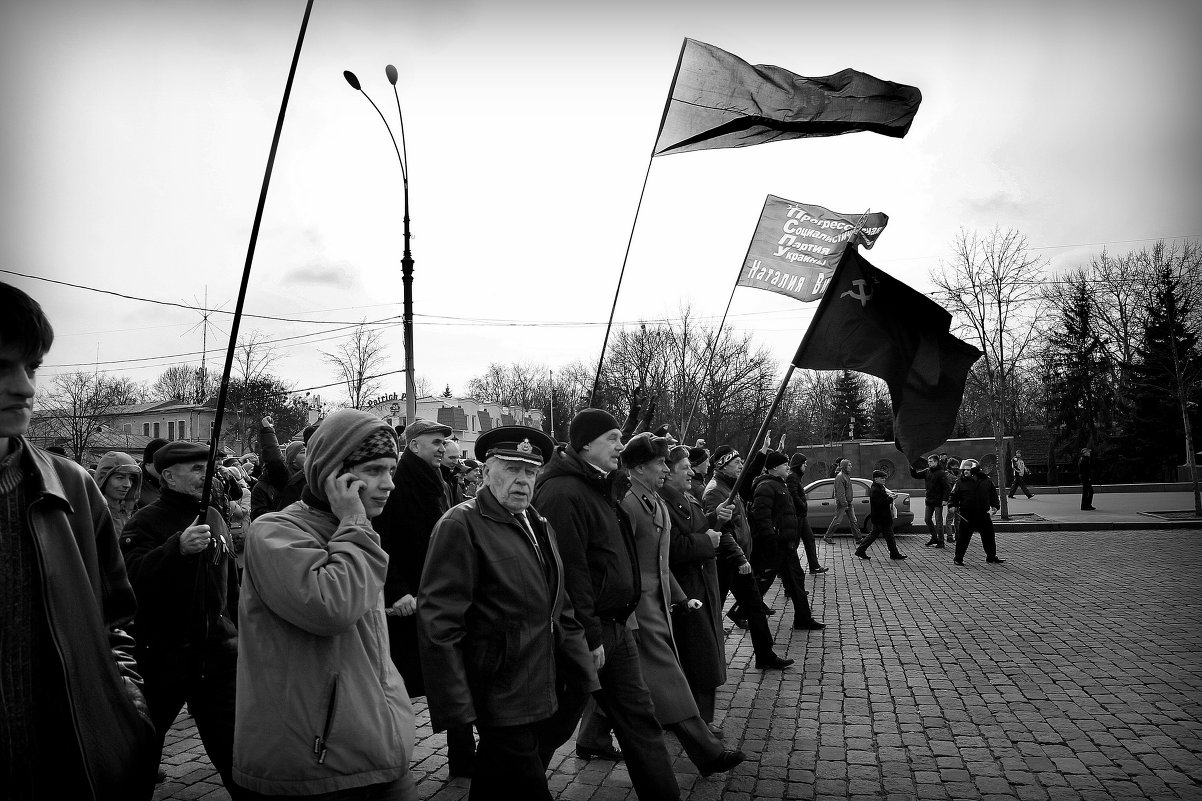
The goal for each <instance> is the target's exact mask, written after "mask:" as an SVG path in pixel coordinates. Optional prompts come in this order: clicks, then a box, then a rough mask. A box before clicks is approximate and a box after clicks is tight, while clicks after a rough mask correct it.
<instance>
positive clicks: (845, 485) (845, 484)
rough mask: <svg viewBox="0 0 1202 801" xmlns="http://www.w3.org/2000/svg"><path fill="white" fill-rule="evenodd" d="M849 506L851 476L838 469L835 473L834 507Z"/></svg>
mask: <svg viewBox="0 0 1202 801" xmlns="http://www.w3.org/2000/svg"><path fill="white" fill-rule="evenodd" d="M848 506H851V478H849V477H848V475H847V473H844V472H843V471H842V470H840V471H839V472H838V473H835V507H836V508H839V509H845V508H847V507H848Z"/></svg>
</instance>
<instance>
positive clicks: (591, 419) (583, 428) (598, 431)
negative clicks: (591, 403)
mask: <svg viewBox="0 0 1202 801" xmlns="http://www.w3.org/2000/svg"><path fill="white" fill-rule="evenodd" d="M615 428H617V429H621V428H622V427H621V426H620V425H618V421H617V420H616V419H614V416H613V415H612V414H610V413H609V412H607V411H605V410H604V409H581V410H580V411H578V412H576V416H575V417H573V418H572V422H571V423H570V424H569V425H568V443H569V444H570V445H571V446H572V450H574V451H577V452H579V451H580V450H582V449H583V448H584V446H585V445H588V444H589V443H590V442H592V441H593V440H595V439H596V438H597V437H599V436H601V435H603V434H608V433H609V432H610V431H613V430H614V429H615Z"/></svg>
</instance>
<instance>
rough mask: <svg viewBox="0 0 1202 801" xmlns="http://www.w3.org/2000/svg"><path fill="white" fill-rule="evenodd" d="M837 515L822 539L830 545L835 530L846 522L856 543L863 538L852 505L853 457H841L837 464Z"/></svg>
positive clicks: (835, 491) (835, 487) (835, 489)
mask: <svg viewBox="0 0 1202 801" xmlns="http://www.w3.org/2000/svg"><path fill="white" fill-rule="evenodd" d="M834 493H835V516H834V517H832V518H831V524H830V525H829V526H827V527H826V536H825V537H823V538H822V541H823V542H825V543H826V544H827V545H830V544H831V543H833V542H834V541H835V532H836V531H838V530H839V526H840V525H842V524H843V523H844V522H846V523H847V525H848V527H850V528H851V536H852V538H853V540H854V541H855V544H856V545H859V544H860V541H861V540H862V539H863V538H862V537H861V536H860V524H859V522H858V521H857V520H856V510H855V507H854V506H852V498H853V494H852V485H851V459H840V460H839V461H838V462H837V463H836V464H835V483H834Z"/></svg>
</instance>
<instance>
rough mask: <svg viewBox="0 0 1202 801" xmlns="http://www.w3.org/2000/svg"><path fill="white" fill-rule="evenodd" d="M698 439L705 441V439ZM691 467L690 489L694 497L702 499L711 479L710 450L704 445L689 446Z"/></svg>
mask: <svg viewBox="0 0 1202 801" xmlns="http://www.w3.org/2000/svg"><path fill="white" fill-rule="evenodd" d="M697 441H698V442H702V443H704V442H705V440H703V439H699V440H697ZM689 468H690V469H691V478H689V491H690V492H691V493H693V497H694V498H696V499H697V500H701V498H702V496H704V495H705V484H706V482H707V481H709V472H710V452H709V451H707V450H706V449H705V446H704V445H698V446H697V447H695V448H689Z"/></svg>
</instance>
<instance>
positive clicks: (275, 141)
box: [198, 0, 313, 548]
mask: <svg viewBox="0 0 1202 801" xmlns="http://www.w3.org/2000/svg"><path fill="white" fill-rule="evenodd" d="M312 11H313V0H308V2H307V3H305V16H304V19H302V20H301V27H300V34H299V35H298V36H297V38H296V50H295V52H293V54H292V66H291V67H290V68H289V70H288V81H287V82H286V83H285V84H284V99H283V100H282V101H280V115H279V117H278V118H276V121H275V135H274V136H273V137H272V139H271V152H270V153H268V155H267V170H266V172H265V173H264V174H263V187H262V189H260V190H259V205H258V208H256V209H255V222H254V225H252V226H251V229H250V245H249V246H248V247H247V249H246V264H245V265H244V266H243V268H242V285H241V286H240V287H239V288H238V303H237V305H236V306H235V307H234V322H233V324H232V325H231V326H230V342H229V347H227V348H226V352H225V367H224V368H223V369H222V371H221V388H220V390H219V391H218V392H217V412H216V415H215V416H214V419H213V433H212V435H211V436H210V438H209V463H208V466H207V467H206V468H205V481H204V487H203V488H202V489H201V493H200V506H199V509H198V515H199V519H200V520H205V519H207V517H208V508H209V498H210V496H211V495H212V490H213V474H214V472H215V471H216V464H217V443H218V442H219V441H220V439H221V424H222V418H223V417H224V416H225V414H224V412H225V400H226V396H227V394H228V393H229V385H230V370H231V369H232V367H233V364H234V352H235V351H236V349H237V344H238V325H239V323H241V322H242V307H243V305H244V304H245V302H246V287H247V285H248V284H249V283H250V266H251V263H252V262H254V259H255V244H256V243H257V242H258V241H259V226H260V225H261V224H262V222H263V207H264V205H266V203H267V187H268V186H270V185H271V169H272V167H273V166H274V165H275V154H276V151H277V150H278V149H279V145H280V132H281V131H283V129H284V114H285V113H286V112H287V111H288V97H289V96H290V95H291V94H292V80H293V78H295V77H296V65H297V62H299V61H300V54H301V46H302V45H303V44H304V42H305V31H306V30H307V29H308V27H309V15H310V14H311V13H312ZM214 547H217V548H220V547H222V546H221V545H217V544H216V543H214Z"/></svg>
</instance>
